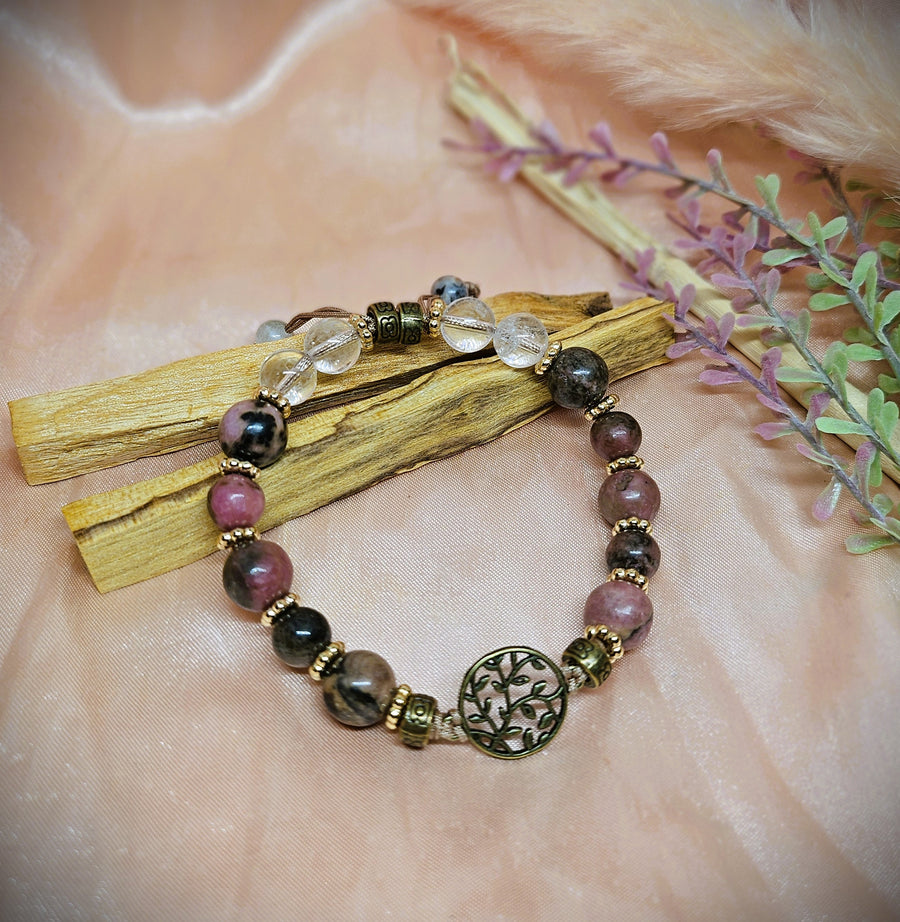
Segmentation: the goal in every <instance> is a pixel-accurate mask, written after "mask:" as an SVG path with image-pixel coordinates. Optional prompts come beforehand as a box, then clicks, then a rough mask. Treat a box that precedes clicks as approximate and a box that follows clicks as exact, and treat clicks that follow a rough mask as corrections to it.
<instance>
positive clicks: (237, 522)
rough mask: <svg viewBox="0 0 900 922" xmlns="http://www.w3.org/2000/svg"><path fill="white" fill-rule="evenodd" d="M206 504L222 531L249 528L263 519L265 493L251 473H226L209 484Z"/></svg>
mask: <svg viewBox="0 0 900 922" xmlns="http://www.w3.org/2000/svg"><path fill="white" fill-rule="evenodd" d="M206 505H207V508H208V509H209V514H210V517H211V518H212V520H213V521H214V522H215V523H216V526H217V527H218V528H220V529H221V530H222V531H231V530H232V529H233V528H249V527H250V526H251V525H255V524H256V523H257V522H258V521H259V520H260V518H261V517H262V514H263V510H264V509H265V508H266V495H265V493H263V490H262V487H261V486H260V485H259V484H258V483H256V482H255V481H253V480H251V479H250V478H249V477H245V476H244V475H243V474H226V475H225V476H224V477H220V478H219V479H218V480H217V481H216V482H215V483H214V484H213V485H212V486H211V487H210V490H209V493H207V495H206Z"/></svg>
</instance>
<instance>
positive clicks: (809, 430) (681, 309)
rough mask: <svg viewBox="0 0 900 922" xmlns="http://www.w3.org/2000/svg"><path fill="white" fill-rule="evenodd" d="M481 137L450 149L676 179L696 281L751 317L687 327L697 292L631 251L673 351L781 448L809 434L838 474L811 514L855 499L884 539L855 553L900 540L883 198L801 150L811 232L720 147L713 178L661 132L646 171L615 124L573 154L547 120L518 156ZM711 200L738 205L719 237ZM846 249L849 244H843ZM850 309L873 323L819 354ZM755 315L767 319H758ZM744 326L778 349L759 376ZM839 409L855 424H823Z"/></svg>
mask: <svg viewBox="0 0 900 922" xmlns="http://www.w3.org/2000/svg"><path fill="white" fill-rule="evenodd" d="M472 128H473V130H474V131H475V133H476V135H477V136H478V138H479V141H478V143H476V144H475V145H460V144H456V143H454V142H450V143H451V146H454V147H456V148H458V149H466V150H475V151H479V152H481V153H484V154H487V155H488V161H487V166H488V168H489V169H490V170H493V171H494V172H496V173H497V175H498V176H499V178H500V179H502V180H505V181H509V180H511V179H513V178H514V177H515V176H517V175H518V173H519V171H520V170H521V169H522V168H523V166H525V165H526V164H530V163H534V162H540V163H541V164H542V166H543V169H544V170H545V171H548V172H549V171H557V172H558V171H561V172H563V181H564V183H565V184H573V183H575V182H577V181H579V180H581V179H584V178H585V177H586V176H587V175H588V174H589V173H590V174H591V175H594V176H595V178H598V179H600V180H601V181H604V182H609V183H613V184H614V185H616V186H623V185H625V184H626V183H627V182H629V181H630V180H631V179H633V178H635V177H637V176H640V175H646V174H653V175H658V176H662V177H664V178H666V179H668V180H670V181H672V183H673V185H672V186H671V187H670V188H668V189H666V190H665V195H666V196H667V197H669V198H673V199H676V200H677V207H678V212H677V213H676V214H674V215H670V217H671V218H672V219H673V220H674V221H675V223H676V224H677V225H678V226H679V227H680V228H681V229H682V230H683V231H684V232H685V233H686V239H685V240H682V241H680V242H679V244H680V245H681V246H683V247H687V248H689V249H691V250H693V251H697V250H699V251H700V252H701V257H700V262H699V264H698V265H697V266H696V269H697V271H698V272H701V273H704V274H706V275H707V276H708V277H709V278H710V281H711V282H712V283H713V284H714V285H717V286H718V287H720V288H724V289H730V290H734V291H736V292H737V293H736V294H735V295H734V296H733V297H732V299H731V303H732V308H733V310H734V311H735V314H739V315H740V316H739V317H736V316H735V314H728V315H726V316H725V317H724V318H723V319H722V320H720V321H719V322H718V323H716V322H715V320H713V319H712V318H706V319H704V321H703V323H702V325H699V324H697V323H695V322H694V321H693V320H688V319H687V309H688V306H689V305H690V303H691V302H692V301H693V298H694V291H693V290H692V286H687V287H686V288H685V289H684V291H682V292H681V294H680V295H678V296H676V293H675V291H674V290H673V289H672V286H671V285H670V284H669V283H666V285H665V288H664V289H663V290H661V291H658V290H655V289H656V288H658V286H654V284H653V282H652V280H651V278H650V274H651V271H652V269H653V267H654V262H655V255H656V254H655V252H654V251H653V250H652V249H651V250H647V251H644V252H642V253H641V252H639V253H635V254H633V258H634V262H635V265H636V268H635V271H634V276H633V277H634V280H635V282H636V285H633V286H629V287H636V288H637V289H638V290H640V291H643V292H650V293H652V294H656V295H657V296H658V297H664V298H667V299H670V300H673V301H675V302H676V304H677V305H678V306H677V308H676V312H675V315H674V317H673V318H672V322H673V323H674V324H675V325H676V327H677V329H679V330H680V331H681V337H680V341H678V342H676V344H675V345H674V346H673V347H672V348H671V349H670V351H669V355H670V356H671V357H673V358H674V357H677V356H678V355H683V354H685V353H687V352H690V351H693V350H694V349H700V350H701V352H702V353H703V354H704V355H706V356H707V357H708V358H712V359H714V360H715V361H716V364H714V365H711V366H708V367H707V368H706V369H705V370H704V371H703V372H702V373H701V375H700V378H701V380H703V381H704V382H706V383H708V384H711V385H725V384H733V383H738V382H744V383H747V384H750V385H751V386H753V387H754V388H755V389H756V391H757V398H758V399H759V400H760V402H762V403H763V404H764V405H765V406H767V407H768V408H769V409H770V410H772V412H774V413H775V414H776V416H778V419H777V420H776V421H773V422H770V423H764V424H762V425H761V426H758V427H757V429H756V431H757V432H758V434H759V435H761V436H762V437H763V438H767V439H772V438H780V437H782V436H785V435H789V434H791V433H794V432H796V433H798V434H799V435H800V436H801V437H802V441H801V442H799V443H797V449H798V451H800V452H801V453H802V454H804V455H805V456H806V457H807V458H809V459H810V460H812V461H814V462H815V463H817V464H820V465H822V466H824V467H825V468H827V469H828V470H829V472H830V474H831V479H830V482H829V485H828V487H827V488H826V489H825V491H824V492H823V493H822V495H821V496H820V497H819V498H818V500H817V501H816V504H815V506H814V510H813V511H814V514H815V515H816V516H817V517H818V518H822V519H824V518H828V517H829V516H830V515H831V514H832V513H833V511H834V508H835V505H836V503H837V501H838V498H839V496H840V495H841V493H842V492H843V491H844V490H845V489H846V490H847V491H848V493H850V494H851V495H852V496H853V497H854V498H855V499H856V501H857V503H858V504H859V513H858V515H857V520H858V521H860V523H861V524H866V525H869V526H874V528H875V529H876V532H875V533H873V532H872V531H869V532H867V533H863V534H859V535H854V536H853V537H851V538H850V539H848V541H847V546H848V549H850V550H851V551H853V552H856V553H864V552H866V551H869V550H873V549H874V548H876V547H883V546H886V545H888V544H895V543H900V509H898V507H897V506H895V505H894V504H893V503H892V502H891V500H890V498H889V497H888V496H886V495H885V494H881V493H876V494H874V495H873V494H872V492H871V488H872V487H877V486H879V485H880V482H881V477H882V474H881V460H882V458H883V457H884V458H888V459H890V460H891V461H892V462H893V463H894V464H895V465H898V466H900V457H898V452H897V450H896V449H894V447H893V445H892V443H891V438H892V435H893V433H894V431H895V429H896V427H897V424H898V415H900V411H898V405H897V404H896V403H895V402H894V401H892V400H889V399H888V400H886V399H885V395H886V394H887V395H891V394H897V393H900V246H898V245H897V244H896V243H894V242H892V241H881V242H880V243H878V244H877V245H874V244H870V243H867V242H866V234H867V231H868V229H869V225H870V223H871V222H873V220H874V223H876V224H880V225H881V226H883V227H897V226H900V220H898V219H897V216H896V215H895V214H892V213H885V205H886V199H885V198H884V197H883V196H881V195H879V194H877V193H876V192H875V190H871V189H868V188H865V187H860V186H857V187H856V191H862V192H863V193H864V194H863V196H862V204H861V207H860V208H859V209H858V210H854V208H853V207H852V205H851V203H850V200H849V199H848V196H847V190H848V189H849V188H850V186H849V184H848V186H846V187H845V186H844V184H843V183H842V181H841V178H840V175H839V174H838V173H837V171H835V170H832V169H830V168H828V167H826V166H824V165H822V164H819V163H817V162H816V161H813V160H811V159H809V158H805V157H803V156H802V155H799V154H795V155H794V156H796V157H797V159H800V160H802V161H803V163H804V167H805V170H803V171H802V172H801V173H799V174H798V175H797V177H796V181H797V182H803V183H811V182H819V183H821V184H822V188H823V190H824V192H825V197H826V200H827V201H828V202H829V204H830V205H831V207H832V208H833V209H834V212H835V215H834V216H833V217H831V218H829V219H828V220H827V221H824V222H823V221H822V220H820V218H819V217H818V215H817V214H816V213H815V212H809V214H808V215H807V218H806V221H805V222H804V221H801V220H797V219H793V218H788V217H785V215H784V214H783V213H782V211H781V207H780V205H779V202H778V195H779V192H780V189H781V180H780V178H779V177H778V176H777V175H776V174H771V175H769V176H765V177H762V176H761V177H757V180H756V188H757V192H758V194H759V197H760V199H759V201H756V200H754V199H751V198H749V197H747V196H745V195H742V194H741V193H739V192H738V191H737V190H736V189H735V188H734V186H733V185H732V184H731V182H730V180H729V179H728V176H727V174H726V172H725V169H724V166H723V163H722V157H721V155H720V154H719V152H718V151H715V150H712V151H710V152H709V154H708V155H707V161H706V162H707V166H708V168H709V171H710V176H709V178H705V177H698V176H693V175H689V174H687V173H685V172H683V171H681V170H680V169H679V168H678V166H677V164H676V162H675V159H674V157H673V155H672V152H671V150H670V148H669V144H668V141H667V139H666V137H665V135H664V134H662V133H657V134H654V135H653V136H652V137H651V138H650V141H649V144H650V148H651V150H652V151H653V154H654V156H655V158H656V159H655V160H653V161H648V160H642V159H639V158H634V157H628V156H625V155H623V154H621V153H619V152H618V151H617V150H616V148H615V146H614V144H613V140H612V135H611V132H610V129H609V126H608V125H606V124H605V123H602V122H601V123H599V124H597V125H595V126H594V128H593V129H591V131H590V132H589V138H590V140H591V142H592V144H593V145H594V147H593V148H588V149H582V148H573V147H569V146H566V145H565V144H563V143H562V141H561V140H560V138H559V135H558V133H557V131H556V129H555V128H554V127H553V125H551V124H550V123H549V122H543V123H542V124H541V125H539V126H536V127H533V128H532V129H531V134H532V137H533V138H534V144H533V145H528V146H518V147H516V146H510V145H507V144H504V143H503V142H502V141H501V140H499V139H498V138H497V137H496V135H495V134H494V132H493V131H492V130H491V129H490V128H489V127H488V126H487V125H485V124H483V123H480V122H475V123H473V124H472ZM594 168H598V169H594ZM708 195H712V196H714V197H716V198H718V199H721V200H724V201H726V202H728V203H729V206H730V207H729V210H727V211H726V212H725V213H724V214H723V215H722V225H721V226H717V227H712V228H710V227H707V226H705V225H704V224H703V223H702V222H701V218H700V199H701V198H702V197H703V196H708ZM847 240H849V244H850V246H849V247H846V248H845V247H844V243H845V241H847ZM751 256H752V257H753V258H752V259H751ZM795 269H800V270H801V271H803V273H804V275H805V280H806V282H807V285H808V287H809V288H810V290H811V292H813V293H812V294H811V296H810V298H809V304H808V307H807V308H803V309H802V310H798V311H791V310H781V309H779V306H778V304H777V299H778V294H779V289H780V287H781V278H782V276H783V275H784V274H786V273H789V272H792V271H793V270H795ZM844 305H848V306H851V307H852V308H854V309H855V311H856V313H857V314H858V315H859V317H860V318H861V319H862V321H863V323H862V325H861V326H857V327H851V328H848V329H847V330H846V331H845V333H844V336H843V339H842V340H839V341H837V342H833V343H831V344H830V345H829V346H828V348H827V349H826V350H825V352H824V354H823V355H822V357H821V358H819V357H818V356H817V355H816V354H815V352H813V350H812V349H811V348H810V346H809V338H810V330H811V327H812V316H813V313H814V312H818V311H827V310H832V309H834V308H838V307H842V306H844ZM753 306H759V307H760V308H761V309H762V311H761V312H748V311H749V309H750V308H751V307H753ZM736 323H737V324H738V325H740V326H742V327H751V328H752V327H755V328H757V329H759V330H760V331H761V332H760V339H761V340H762V341H763V343H764V344H765V345H768V346H769V347H770V348H769V350H768V351H767V352H766V353H764V356H763V363H762V368H761V370H760V372H759V374H756V368H755V367H752V368H751V367H750V366H747V365H745V364H744V363H743V362H741V361H740V360H739V359H737V358H736V357H734V356H732V355H731V354H730V353H729V352H728V350H727V348H726V347H727V343H728V340H729V337H730V336H731V333H732V331H733V330H734V327H735V324H736ZM783 343H790V345H791V346H793V347H794V349H796V351H797V353H799V355H800V356H801V357H802V358H803V359H804V362H805V365H806V367H797V365H795V364H782V361H781V360H782V350H781V349H780V348H778V347H779V345H780V344H783ZM873 361H875V362H885V363H886V364H887V372H888V373H885V374H881V375H879V377H878V382H879V387H877V388H874V389H873V390H872V391H871V392H869V394H868V401H867V407H866V412H865V414H863V413H861V412H860V411H859V410H857V408H856V406H855V405H854V402H853V401H851V400H850V399H849V398H848V384H847V375H848V370H849V367H850V363H851V362H873ZM779 381H781V382H792V383H796V384H801V385H809V387H810V389H811V392H812V393H811V399H810V410H809V413H808V414H807V415H806V417H805V418H801V417H800V416H798V415H797V414H796V413H795V412H794V411H793V409H792V408H791V406H790V405H789V404H788V403H787V402H786V401H785V400H784V399H783V398H782V397H781V395H780V392H779V387H778V382H779ZM832 400H833V401H834V402H835V404H836V405H837V406H838V407H840V408H841V409H842V410H843V411H844V413H845V414H846V416H847V418H846V419H844V418H836V417H834V416H830V415H825V410H826V409H827V407H828V405H829V404H830V403H831V401H832ZM822 433H835V434H843V435H847V434H849V435H855V436H858V437H860V438H861V439H862V440H863V441H862V444H861V445H860V446H859V448H858V449H857V451H856V453H855V457H854V459H853V461H852V463H850V464H849V465H848V466H845V465H844V463H843V462H841V461H840V460H839V459H838V458H837V457H835V456H834V455H833V454H832V453H831V452H830V451H829V450H828V447H827V446H826V445H825V444H824V443H823V441H822V437H821V434H822Z"/></svg>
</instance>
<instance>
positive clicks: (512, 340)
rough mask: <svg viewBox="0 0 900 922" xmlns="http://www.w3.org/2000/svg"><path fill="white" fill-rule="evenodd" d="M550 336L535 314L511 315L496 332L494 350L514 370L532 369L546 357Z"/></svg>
mask: <svg viewBox="0 0 900 922" xmlns="http://www.w3.org/2000/svg"><path fill="white" fill-rule="evenodd" d="M549 345H550V336H549V335H548V333H547V330H546V328H545V327H544V324H543V323H541V321H540V320H538V318H537V317H535V316H534V314H524V313H522V314H510V315H509V316H508V317H504V318H503V319H502V320H501V321H500V322H499V323H498V324H497V329H496V331H495V332H494V349H496V350H497V355H498V357H499V358H500V360H501V361H502V362H505V363H506V364H507V365H509V366H510V367H512V368H531V367H533V366H534V365H537V363H538V362H539V361H540V360H541V359H542V358H543V357H544V353H546V351H547V347H548V346H549Z"/></svg>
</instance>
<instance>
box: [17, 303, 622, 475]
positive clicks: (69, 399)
mask: <svg viewBox="0 0 900 922" xmlns="http://www.w3.org/2000/svg"><path fill="white" fill-rule="evenodd" d="M484 300H485V302H486V303H487V304H488V305H489V306H490V307H491V308H492V309H493V311H494V313H495V314H496V315H497V317H498V318H499V317H504V316H506V315H507V314H512V313H515V312H516V311H528V312H529V313H533V314H536V315H537V316H539V317H540V318H541V319H542V320H543V321H544V323H545V325H546V326H547V328H548V329H549V330H551V331H556V330H561V329H563V328H564V327H568V326H571V325H572V324H573V323H577V322H578V321H579V320H582V319H584V318H585V317H586V316H593V315H594V314H597V313H600V312H602V311H604V310H609V309H610V307H611V304H610V301H609V295H608V294H606V293H605V292H589V293H587V294H577V295H540V294H535V293H534V292H527V291H526V292H508V293H506V294H499V295H495V296H494V297H492V298H485V299H484ZM299 342H300V339H299V338H298V337H291V338H289V339H285V340H282V341H280V342H279V343H278V345H273V344H272V343H263V344H254V345H250V346H242V347H239V348H237V349H226V350H223V351H221V352H212V353H209V354H207V355H200V356H196V357H194V358H188V359H183V360H181V361H178V362H173V363H171V364H170V365H164V366H162V367H161V368H153V369H151V370H150V371H145V372H141V373H140V374H135V375H128V376H126V377H122V378H116V379H114V380H112V381H101V382H99V383H97V384H87V385H83V386H81V387H73V388H69V389H68V390H64V391H57V392H55V393H50V394H40V395H38V396H36V397H24V398H22V399H20V400H13V401H12V402H11V403H10V404H9V412H10V416H11V417H12V430H13V439H14V440H15V443H16V447H17V448H18V451H19V458H20V459H21V462H22V468H23V470H24V472H25V479H26V480H27V481H28V483H30V484H37V483H50V482H52V481H55V480H63V479H65V478H66V477H74V476H76V475H78V474H86V473H88V472H89V471H96V470H102V469H103V468H107V467H113V466H115V465H117V464H123V463H125V462H126V461H133V460H134V459H135V458H143V457H147V456H148V455H162V454H166V453H167V452H171V451H176V450H178V449H180V448H186V447H187V446H189V445H196V444H198V443H200V442H206V441H209V440H210V439H213V438H215V434H216V427H217V426H218V425H219V420H220V419H221V418H222V414H223V413H224V412H225V411H226V410H227V409H228V407H230V406H231V405H232V404H233V403H235V402H236V401H237V400H240V399H241V398H242V397H246V396H247V394H248V393H249V392H250V391H251V390H253V388H254V387H255V386H258V383H259V380H258V377H257V376H258V374H259V366H260V364H261V362H262V361H263V359H264V358H265V357H266V356H267V355H269V354H270V353H271V352H274V351H275V349H281V348H283V349H287V348H292V347H293V348H296V347H297V345H298V343H299ZM443 346H444V344H443V342H440V343H437V342H433V341H431V340H430V339H429V341H428V342H423V343H422V344H421V345H420V346H418V347H416V348H415V349H408V350H406V351H398V350H391V351H387V352H382V353H381V354H380V355H379V357H378V360H377V361H368V362H367V361H361V362H359V364H358V365H357V366H356V367H355V368H353V369H352V370H351V371H349V372H347V373H346V374H344V375H339V376H323V377H322V378H321V380H320V383H319V386H318V387H317V388H316V393H315V395H314V397H313V398H312V400H310V401H309V403H308V404H305V405H304V407H303V412H304V413H306V412H308V411H310V410H315V409H321V408H322V407H327V406H334V405H335V404H336V403H341V402H344V401H346V400H353V399H358V398H360V397H363V396H369V395H372V394H378V393H381V392H382V391H384V390H386V389H389V388H391V387H394V386H395V385H396V384H397V382H398V379H399V378H400V377H401V376H403V375H407V376H409V375H412V374H417V373H419V372H421V371H423V370H427V369H429V368H434V367H437V366H438V365H440V364H443V363H445V362H447V361H448V355H447V350H446V348H443ZM407 380H408V377H407Z"/></svg>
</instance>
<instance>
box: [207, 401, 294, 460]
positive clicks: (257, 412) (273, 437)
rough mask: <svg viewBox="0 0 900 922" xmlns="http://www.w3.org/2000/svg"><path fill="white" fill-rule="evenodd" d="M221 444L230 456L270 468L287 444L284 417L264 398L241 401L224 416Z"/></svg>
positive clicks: (220, 426)
mask: <svg viewBox="0 0 900 922" xmlns="http://www.w3.org/2000/svg"><path fill="white" fill-rule="evenodd" d="M219 444H220V445H221V446H222V451H224V452H225V454H226V455H227V456H228V457H229V458H237V459H238V460H239V461H249V462H250V463H251V464H255V465H256V466H257V467H268V466H269V465H270V464H274V462H276V461H277V460H278V458H279V457H280V456H281V453H282V452H283V451H284V449H285V447H286V446H287V428H286V427H285V425H284V416H282V414H281V411H280V410H279V409H277V408H276V407H273V406H272V404H271V403H267V402H266V401H265V400H241V401H239V402H238V403H236V404H235V405H234V406H233V407H231V408H229V409H228V411H227V412H226V413H225V415H224V416H223V417H222V422H220V423H219Z"/></svg>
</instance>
